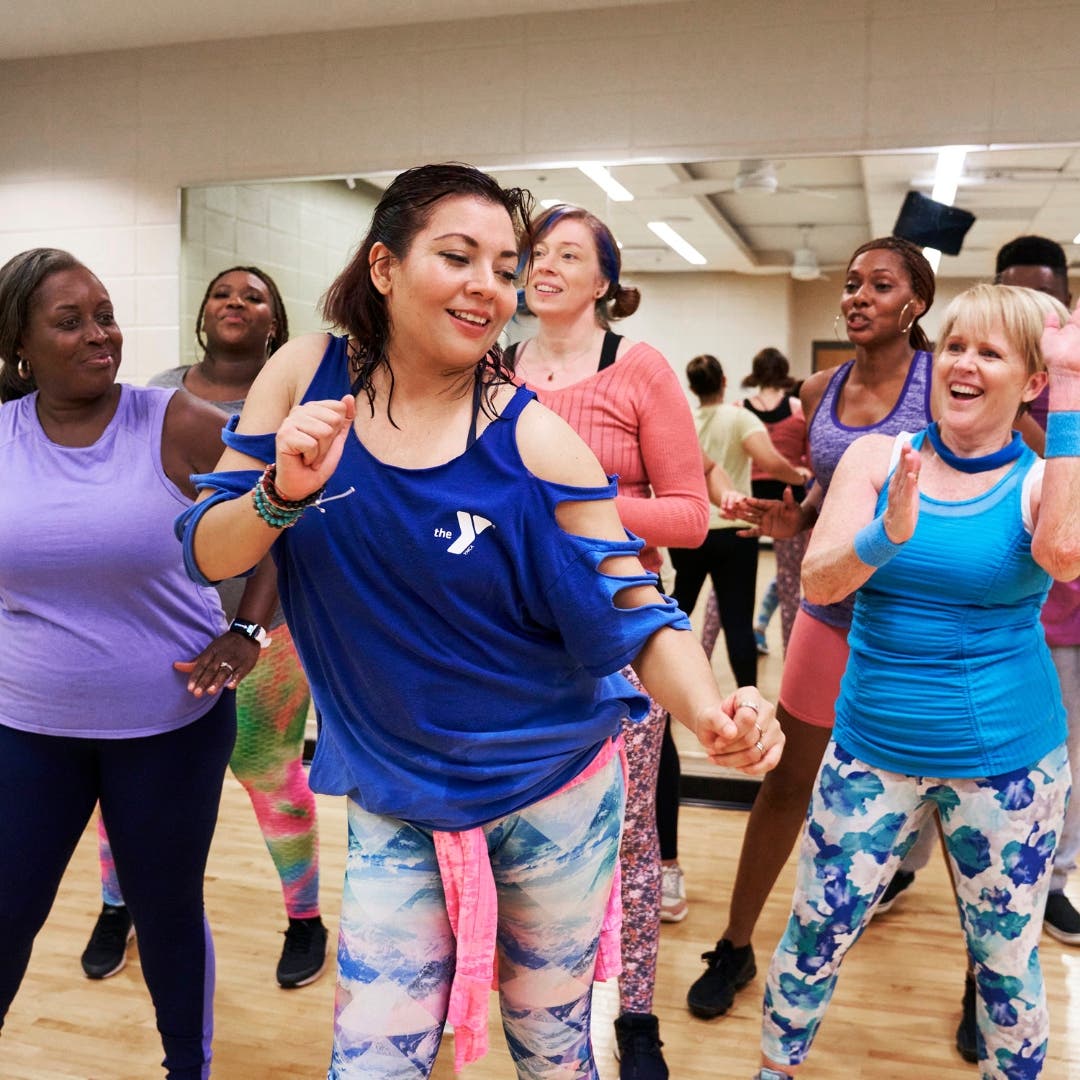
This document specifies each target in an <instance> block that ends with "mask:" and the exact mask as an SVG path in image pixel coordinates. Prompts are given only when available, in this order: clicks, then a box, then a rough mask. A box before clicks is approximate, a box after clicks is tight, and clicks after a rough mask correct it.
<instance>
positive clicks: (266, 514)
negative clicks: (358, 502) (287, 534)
mask: <svg viewBox="0 0 1080 1080" xmlns="http://www.w3.org/2000/svg"><path fill="white" fill-rule="evenodd" d="M276 475H277V465H276V464H274V463H273V462H271V463H270V464H269V465H267V466H266V468H265V469H264V470H263V474H262V476H260V477H259V481H258V483H257V484H256V485H255V487H254V488H253V489H252V492H251V501H252V503H253V505H254V506H255V513H257V514H258V515H259V517H261V518H262V519H263V521H265V522H266V524H267V525H269V526H270V528H272V529H288V528H290V527H291V526H293V525H295V524H296V523H297V522H298V521H299V520H300V516H301V515H302V514H303V512H304V511H305V510H306V509H307V508H308V507H309V506H314V505H315V504H316V503H317V502H318V501H319V499H321V498H322V494H323V491H324V490H325V486H324V487H321V488H319V490H318V491H313V492H312V493H311V494H310V495H307V496H305V497H304V498H303V499H285V498H283V497H282V495H281V492H280V491H278V489H277V487H276V486H275V485H274V477H275V476H276Z"/></svg>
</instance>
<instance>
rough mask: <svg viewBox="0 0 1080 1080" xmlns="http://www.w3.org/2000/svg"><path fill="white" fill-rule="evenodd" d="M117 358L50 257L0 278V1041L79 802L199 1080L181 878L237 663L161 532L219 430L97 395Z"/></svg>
mask: <svg viewBox="0 0 1080 1080" xmlns="http://www.w3.org/2000/svg"><path fill="white" fill-rule="evenodd" d="M122 344H123V335H122V334H121V332H120V329H119V327H118V326H117V324H116V319H115V316H114V315H113V306H112V301H111V300H110V298H109V294H108V292H107V291H106V289H105V287H104V286H103V285H102V283H101V282H100V281H99V280H98V279H97V277H95V276H94V274H92V273H91V272H90V271H89V270H88V269H87V268H86V267H85V266H83V265H82V264H81V263H80V262H78V260H77V259H75V258H74V257H73V256H72V255H69V254H68V253H67V252H64V251H57V250H55V249H50V248H38V249H34V250H32V251H26V252H23V253H22V254H21V255H16V256H15V257H14V258H13V259H11V260H10V261H9V262H8V263H6V264H5V265H4V266H3V267H2V268H0V361H2V366H0V399H2V400H3V401H4V404H3V406H2V407H0V470H2V471H3V475H4V485H3V488H2V489H0V866H2V867H4V873H2V874H0V922H2V924H3V926H4V930H5V944H4V948H3V949H0V1024H2V1023H3V1020H4V1018H5V1016H6V1015H7V1012H8V1008H9V1006H10V1005H11V1003H12V1000H13V999H14V997H15V994H16V992H17V990H18V988H19V985H20V983H21V982H22V979H23V976H24V974H25V972H26V970H27V965H28V962H29V960H30V951H31V948H32V946H33V943H34V938H35V936H36V934H37V932H38V931H39V930H40V929H41V927H42V925H43V924H44V922H45V919H46V918H47V916H48V914H49V910H50V908H51V907H52V904H53V899H54V897H55V895H56V891H57V887H58V886H59V884H60V880H61V878H62V877H63V874H64V870H65V868H66V866H67V863H68V860H69V859H70V857H71V854H72V852H73V851H74V849H75V846H76V844H77V843H78V841H79V839H80V837H81V836H82V835H83V832H84V830H85V828H86V825H87V822H88V821H89V820H90V817H91V814H92V813H93V810H94V806H95V804H97V803H98V802H100V804H101V808H102V814H103V817H104V819H105V821H106V823H107V825H108V828H109V835H110V837H111V839H112V844H113V851H114V854H115V858H116V866H117V871H118V874H119V877H120V881H121V882H122V883H123V889H124V894H125V897H126V899H127V902H128V905H129V907H130V910H131V917H132V918H133V919H134V924H135V927H136V928H137V929H138V935H139V953H140V959H141V962H142V970H143V975H144V977H145V979H146V983H147V987H148V988H149V990H150V996H151V997H152V998H153V1002H154V1008H155V1012H156V1015H157V1024H158V1030H159V1031H160V1032H161V1039H162V1045H163V1047H164V1050H165V1060H164V1064H165V1068H166V1071H167V1073H168V1076H169V1077H171V1078H173V1080H202V1078H204V1077H206V1076H208V1075H209V1062H210V1042H211V1037H212V1033H213V1021H212V1002H213V985H214V959H213V946H212V944H211V940H210V935H209V928H208V926H207V925H206V916H205V913H204V910H203V874H204V871H205V866H206V858H207V854H208V852H209V849H210V841H211V838H212V836H213V832H214V824H215V821H216V819H217V809H218V801H219V798H220V795H221V784H222V780H223V778H224V773H225V766H226V764H227V762H228V760H229V754H230V751H231V750H232V746H233V741H234V739H235V734H236V717H235V703H234V694H233V692H232V687H233V686H234V685H235V683H236V682H237V681H238V680H239V679H240V678H242V677H243V676H244V675H246V674H247V672H248V671H250V669H251V667H252V666H253V665H254V663H255V660H256V659H257V658H258V655H259V647H258V645H257V644H253V643H252V642H250V641H248V640H247V639H245V638H243V637H241V636H240V635H238V634H234V633H229V632H228V631H227V630H226V628H225V621H224V617H223V615H222V611H221V604H220V602H219V600H218V598H217V594H216V592H214V590H213V589H209V588H204V587H200V586H195V585H193V583H192V582H191V581H190V579H189V578H188V577H187V574H186V573H185V571H184V565H183V558H182V549H181V547H180V545H179V544H178V543H177V542H176V538H175V536H174V534H173V520H174V518H175V515H176V514H177V513H178V512H179V511H181V510H183V509H184V508H185V507H186V506H189V505H190V503H191V500H192V498H193V497H194V494H195V490H194V487H193V485H192V483H191V481H190V479H189V477H190V475H191V474H192V473H201V472H206V471H208V470H209V469H210V468H212V467H213V464H214V462H215V461H216V460H217V457H218V455H219V453H220V450H221V426H222V425H221V414H220V413H219V412H218V411H217V410H216V409H214V408H213V406H211V405H209V404H206V403H204V402H201V401H199V400H198V399H196V398H194V397H192V396H191V395H190V394H188V393H186V392H184V391H182V390H165V389H156V388H143V387H133V386H129V385H123V384H120V383H118V382H117V381H116V374H117V369H118V367H119V365H120V356H121V347H122ZM252 580H255V579H252ZM249 588H251V589H255V588H257V587H256V586H250V587H249ZM249 602H250V601H249ZM244 603H245V601H241V608H242V609H244ZM128 925H129V926H130V923H129V924H128ZM14 1023H15V1024H16V1025H18V1024H19V1023H25V1017H20V1016H19V1015H18V1014H16V1016H15V1018H14ZM104 1068H105V1071H106V1072H109V1071H111V1070H110V1069H109V1067H108V1066H107V1065H106V1066H105V1067H104Z"/></svg>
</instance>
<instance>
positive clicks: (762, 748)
mask: <svg viewBox="0 0 1080 1080" xmlns="http://www.w3.org/2000/svg"><path fill="white" fill-rule="evenodd" d="M754 749H755V750H756V751H757V752H758V753H759V754H760V755H761V756H762V757H764V756H765V744H764V743H763V742H762V741H761V740H760V739H758V741H757V742H756V743H754Z"/></svg>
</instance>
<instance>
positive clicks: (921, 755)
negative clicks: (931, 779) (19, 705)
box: [835, 432, 1066, 777]
mask: <svg viewBox="0 0 1080 1080" xmlns="http://www.w3.org/2000/svg"><path fill="white" fill-rule="evenodd" d="M924 435H925V432H920V433H919V434H918V435H917V436H915V438H914V439H913V440H912V444H913V445H914V446H915V448H916V449H918V448H919V447H920V446H921V445H922V441H923V438H924ZM1037 460H1038V459H1037V458H1036V456H1035V454H1034V453H1032V452H1031V451H1030V450H1027V449H1025V451H1024V453H1023V455H1022V456H1021V457H1020V459H1019V460H1018V461H1017V463H1016V464H1015V465H1014V466H1013V467H1012V468H1011V469H1010V470H1009V472H1008V473H1006V474H1005V476H1004V477H1003V478H1002V479H1001V480H999V481H998V483H996V484H995V485H994V486H993V487H992V488H991V489H990V490H989V491H987V492H986V493H984V494H983V495H980V496H978V497H977V498H974V499H966V500H963V501H960V502H941V501H939V500H937V499H932V498H929V497H928V496H926V495H923V496H922V497H921V498H920V500H919V520H918V525H917V526H916V529H915V534H914V536H912V538H911V539H910V540H909V541H908V542H907V543H906V544H904V546H903V547H902V548H901V550H900V552H899V554H898V555H896V557H895V558H893V559H891V560H890V561H889V562H888V563H886V564H885V565H884V566H882V567H879V568H878V569H877V570H875V571H874V574H873V576H872V577H871V578H870V580H869V581H868V582H867V583H866V584H865V585H864V586H863V587H862V588H861V589H859V591H858V593H857V594H856V596H857V599H856V602H855V613H854V617H853V619H852V623H851V629H850V631H849V632H848V644H849V645H850V647H851V657H850V659H849V661H848V666H847V670H846V671H845V673H844V677H843V680H842V681H841V684H840V696H839V698H838V699H837V702H836V728H835V738H836V742H837V743H838V744H839V745H840V746H841V747H843V748H844V749H845V750H847V751H848V752H849V753H851V754H854V755H855V756H856V757H858V758H861V759H862V760H863V761H866V762H868V763H869V764H871V765H874V766H876V767H878V768H881V769H887V770H889V771H891V772H898V773H905V774H908V775H915V776H940V777H964V776H994V775H997V774H1000V773H1003V772H1009V771H1010V770H1013V769H1019V768H1022V767H1027V766H1030V765H1031V764H1032V763H1033V762H1036V761H1038V760H1039V759H1040V758H1042V757H1043V755H1044V754H1046V753H1048V752H1049V751H1050V750H1052V749H1053V748H1054V747H1056V746H1058V745H1059V744H1060V743H1062V742H1063V741H1064V739H1065V733H1066V729H1065V711H1064V709H1063V707H1062V704H1061V689H1060V686H1059V684H1058V680H1057V674H1056V673H1055V670H1054V665H1053V663H1052V661H1051V658H1050V650H1049V649H1048V647H1047V645H1046V641H1045V638H1044V636H1043V631H1042V627H1041V625H1040V622H1039V609H1040V608H1041V607H1042V602H1043V599H1044V598H1045V596H1046V593H1047V590H1048V589H1049V587H1050V577H1049V575H1048V574H1047V573H1046V571H1045V570H1043V569H1042V568H1041V567H1040V566H1039V565H1038V564H1037V563H1036V562H1035V561H1034V559H1032V557H1031V537H1030V535H1029V534H1028V532H1027V530H1026V528H1025V527H1024V522H1023V503H1022V500H1023V493H1024V478H1025V476H1026V475H1027V473H1028V471H1029V470H1030V469H1031V467H1032V466H1033V465H1034V464H1035V462H1036V461H1037ZM887 497H888V489H887V487H883V488H882V491H881V495H880V496H879V498H878V504H877V510H876V513H878V514H880V513H882V512H883V511H884V508H885V503H886V501H887Z"/></svg>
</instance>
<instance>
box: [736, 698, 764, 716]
mask: <svg viewBox="0 0 1080 1080" xmlns="http://www.w3.org/2000/svg"><path fill="white" fill-rule="evenodd" d="M735 708H736V709H753V710H754V712H756V713H758V712H761V706H760V705H758V703H757V702H756V701H736V702H735Z"/></svg>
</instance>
